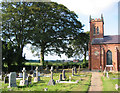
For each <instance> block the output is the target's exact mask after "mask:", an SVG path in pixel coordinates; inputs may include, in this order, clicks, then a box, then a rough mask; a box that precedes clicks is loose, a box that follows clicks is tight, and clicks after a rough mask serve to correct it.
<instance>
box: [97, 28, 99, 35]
mask: <svg viewBox="0 0 120 93" xmlns="http://www.w3.org/2000/svg"><path fill="white" fill-rule="evenodd" d="M97 34H98V35H99V27H97Z"/></svg>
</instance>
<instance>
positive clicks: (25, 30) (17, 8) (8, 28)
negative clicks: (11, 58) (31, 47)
mask: <svg viewBox="0 0 120 93" xmlns="http://www.w3.org/2000/svg"><path fill="white" fill-rule="evenodd" d="M30 7H31V3H28V2H23V3H22V2H2V40H3V41H4V42H6V43H9V42H10V43H11V44H12V46H14V50H15V51H17V55H15V56H16V62H17V63H18V65H19V66H21V65H22V62H23V60H22V53H23V48H24V46H25V45H26V44H27V43H28V36H29V35H30V33H29V32H30V30H31V27H32V26H31V23H32V22H31V21H32V19H31V18H29V16H30V15H31V11H29V9H30ZM11 55H12V54H11Z"/></svg>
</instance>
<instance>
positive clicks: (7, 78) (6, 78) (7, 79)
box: [4, 76, 9, 84]
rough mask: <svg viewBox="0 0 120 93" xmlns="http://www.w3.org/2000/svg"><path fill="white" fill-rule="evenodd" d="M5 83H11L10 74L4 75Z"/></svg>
mask: <svg viewBox="0 0 120 93" xmlns="http://www.w3.org/2000/svg"><path fill="white" fill-rule="evenodd" d="M5 83H9V77H8V76H5V77H4V84H5Z"/></svg>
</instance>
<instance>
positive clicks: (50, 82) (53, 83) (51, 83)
mask: <svg viewBox="0 0 120 93" xmlns="http://www.w3.org/2000/svg"><path fill="white" fill-rule="evenodd" d="M50 72H51V80H50V81H49V82H48V85H55V81H54V80H53V66H51V69H50Z"/></svg>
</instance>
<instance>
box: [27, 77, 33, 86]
mask: <svg viewBox="0 0 120 93" xmlns="http://www.w3.org/2000/svg"><path fill="white" fill-rule="evenodd" d="M27 80H28V84H31V83H32V82H31V81H32V77H31V76H28V77H27Z"/></svg>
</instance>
